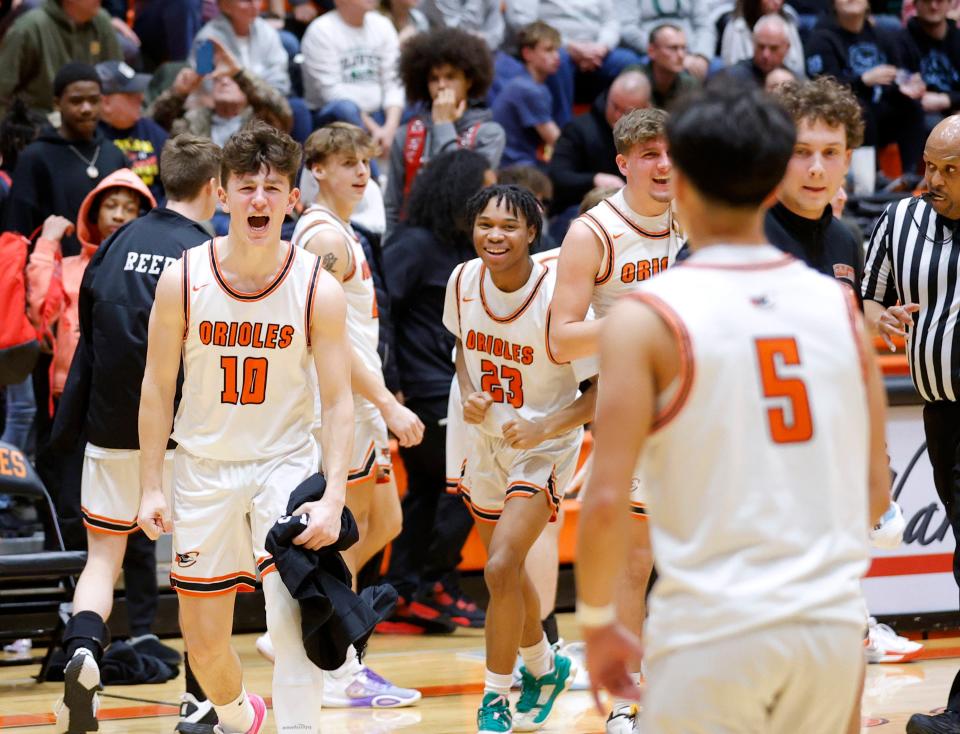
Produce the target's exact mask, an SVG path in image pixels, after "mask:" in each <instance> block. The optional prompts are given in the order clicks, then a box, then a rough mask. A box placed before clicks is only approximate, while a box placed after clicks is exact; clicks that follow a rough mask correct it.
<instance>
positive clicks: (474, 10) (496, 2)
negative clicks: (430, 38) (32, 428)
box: [392, 0, 505, 53]
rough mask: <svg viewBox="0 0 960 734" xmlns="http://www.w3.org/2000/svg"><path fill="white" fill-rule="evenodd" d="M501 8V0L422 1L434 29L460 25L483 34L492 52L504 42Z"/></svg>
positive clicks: (424, 10)
mask: <svg viewBox="0 0 960 734" xmlns="http://www.w3.org/2000/svg"><path fill="white" fill-rule="evenodd" d="M401 1H402V0H401ZM409 1H410V0H407V2H409ZM392 2H396V0H392ZM501 7H502V4H501V2H500V0H423V2H422V3H421V9H422V10H423V14H424V15H425V16H426V17H427V20H428V21H429V22H430V25H432V26H433V27H434V28H459V29H460V30H461V31H467V32H468V33H473V34H474V35H475V36H480V38H482V39H483V40H484V41H486V42H487V48H489V49H490V53H493V52H495V51H496V50H497V49H498V48H500V46H501V45H503V36H504V31H505V27H504V22H503V12H502V11H501Z"/></svg>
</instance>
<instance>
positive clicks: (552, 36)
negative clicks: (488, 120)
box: [493, 20, 560, 166]
mask: <svg viewBox="0 0 960 734" xmlns="http://www.w3.org/2000/svg"><path fill="white" fill-rule="evenodd" d="M517 45H518V46H519V48H520V57H521V59H522V60H523V64H524V73H523V74H521V75H519V76H516V77H514V78H513V79H511V80H510V81H509V82H507V84H506V85H505V86H504V87H503V89H502V90H501V91H500V94H498V95H497V98H496V99H495V100H494V102H493V119H494V120H496V121H497V122H498V123H500V125H501V126H502V127H503V130H504V132H505V133H506V137H507V144H506V147H505V148H504V151H503V164H504V165H508V166H512V165H523V166H536V165H542V164H543V163H542V162H543V161H544V160H549V156H541V155H539V153H538V149H539V148H541V147H546V148H547V149H549V148H551V147H552V146H553V144H554V143H555V142H556V140H557V138H559V137H560V128H559V127H558V125H557V123H556V122H554V120H553V117H552V115H551V109H552V107H553V98H552V97H551V96H550V90H549V89H548V88H547V86H546V85H545V84H544V81H546V79H547V77H548V76H550V75H551V74H553V73H554V72H555V71H556V70H557V67H558V66H559V65H560V51H559V48H560V34H559V33H557V31H556V29H554V28H551V27H550V26H549V25H547V24H546V23H544V22H542V21H539V20H538V21H534V22H533V23H531V24H530V25H528V26H526V27H525V28H524V29H523V30H521V31H520V33H519V35H518V37H517Z"/></svg>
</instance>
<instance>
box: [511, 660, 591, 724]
mask: <svg viewBox="0 0 960 734" xmlns="http://www.w3.org/2000/svg"><path fill="white" fill-rule="evenodd" d="M576 672H577V671H576V670H575V669H574V667H573V663H572V662H571V661H570V658H568V657H567V656H565V655H561V654H560V653H555V654H554V656H553V670H552V671H550V672H549V673H547V674H546V675H541V676H540V677H539V678H534V677H533V676H532V675H531V674H530V673H529V672H528V671H527V669H526V668H525V667H522V666H521V668H520V680H521V683H520V700H519V701H517V716H516V719H515V720H514V723H513V729H514V731H537V729H539V728H540V727H542V726H543V725H544V724H546V723H547V719H548V718H550V713H551V712H552V711H553V704H554V702H555V701H556V700H557V696H559V695H560V694H561V693H563V692H564V690H566V689H567V688H568V687H569V686H570V684H571V683H572V682H573V677H574V675H575V674H576Z"/></svg>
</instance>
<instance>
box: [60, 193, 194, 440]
mask: <svg viewBox="0 0 960 734" xmlns="http://www.w3.org/2000/svg"><path fill="white" fill-rule="evenodd" d="M209 239H210V235H209V234H208V233H207V232H206V230H204V229H203V227H201V226H200V225H199V224H197V223H196V222H194V221H193V220H190V219H187V218H186V217H184V216H182V215H181V214H177V213H176V212H173V211H171V210H169V209H165V208H158V209H152V210H151V211H149V212H147V213H146V214H145V215H144V216H142V217H140V218H139V219H135V220H134V221H132V222H130V223H129V224H127V225H126V226H124V227H122V228H121V229H119V230H117V232H115V233H114V234H113V236H112V237H110V238H109V239H108V240H107V241H106V242H104V243H103V244H102V245H100V247H99V248H98V249H97V251H96V253H95V254H94V256H93V258H92V259H91V261H90V264H89V265H88V266H87V269H86V271H85V272H84V274H83V281H82V283H81V285H80V296H79V304H78V307H79V316H80V341H79V343H78V344H77V352H76V354H75V355H74V358H73V362H72V363H71V364H70V373H69V375H68V376H67V383H66V386H65V387H64V391H63V396H62V397H61V399H60V405H59V407H58V410H57V416H56V420H55V422H54V429H53V434H54V436H53V440H54V442H56V444H57V445H61V441H63V440H74V439H75V438H76V436H78V435H80V433H81V432H82V431H83V430H84V429H85V430H86V437H87V440H88V441H89V442H90V443H92V444H94V445H96V446H101V447H103V448H107V449H139V448H140V439H139V433H138V429H137V414H138V412H139V408H140V384H141V382H142V381H143V371H144V369H145V368H146V364H147V324H148V321H149V319H150V309H151V308H153V299H154V294H155V293H156V290H157V281H158V280H159V279H160V273H161V272H163V269H164V268H165V267H167V266H171V265H172V266H174V267H179V265H177V264H176V261H177V260H178V259H179V258H180V256H181V255H182V254H183V251H184V250H187V249H189V248H191V247H196V246H197V245H201V244H203V243H204V242H206V241H207V240H209ZM181 381H182V375H181V380H180V381H178V383H177V398H176V399H177V401H178V402H179V400H180V382H181ZM174 445H175V444H173V442H171V443H170V448H173V446H174Z"/></svg>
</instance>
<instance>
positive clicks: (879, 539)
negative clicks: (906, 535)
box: [870, 500, 907, 550]
mask: <svg viewBox="0 0 960 734" xmlns="http://www.w3.org/2000/svg"><path fill="white" fill-rule="evenodd" d="M906 528H907V521H906V520H904V519H903V511H902V510H901V509H900V505H898V504H897V503H896V502H893V501H892V500H891V502H890V508H889V509H888V510H887V511H886V512H885V513H884V514H883V517H881V518H880V522H879V523H877V525H876V526H875V527H874V528H873V529H872V530H871V531H870V542H871V543H873V545H874V547H875V548H883V549H885V550H890V549H892V548H896V547H898V546H899V545H900V543H902V542H903V531H904V530H906Z"/></svg>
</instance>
